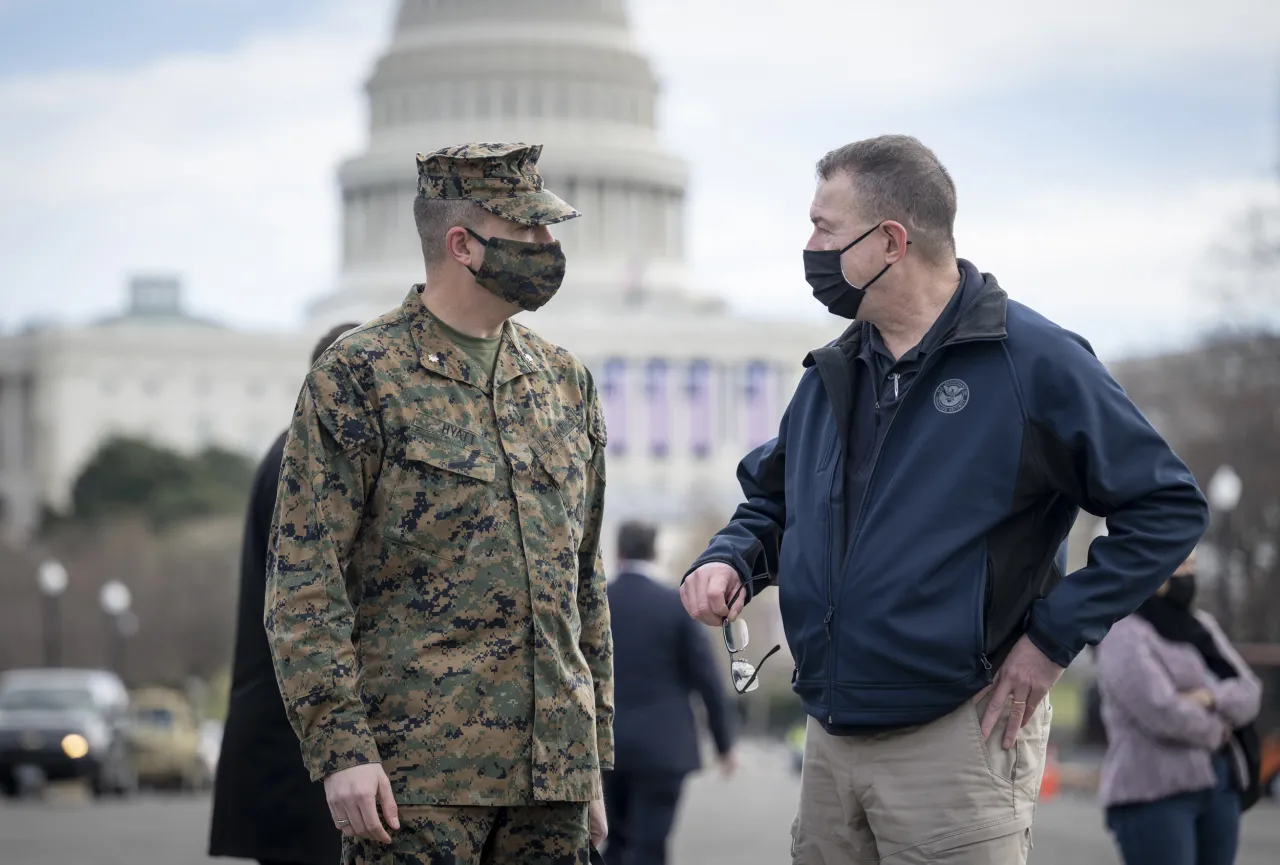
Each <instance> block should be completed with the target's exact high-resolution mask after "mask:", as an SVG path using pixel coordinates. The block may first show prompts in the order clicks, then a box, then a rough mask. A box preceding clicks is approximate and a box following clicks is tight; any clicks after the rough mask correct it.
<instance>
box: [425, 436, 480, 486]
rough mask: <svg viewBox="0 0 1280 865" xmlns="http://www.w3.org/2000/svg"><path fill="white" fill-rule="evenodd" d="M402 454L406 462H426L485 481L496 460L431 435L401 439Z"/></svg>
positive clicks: (465, 446)
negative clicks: (404, 441) (403, 443)
mask: <svg viewBox="0 0 1280 865" xmlns="http://www.w3.org/2000/svg"><path fill="white" fill-rule="evenodd" d="M404 455H405V459H407V460H409V461H410V462H418V463H426V464H427V465H429V466H435V467H436V468H438V469H441V470H443V471H446V472H453V473H455V474H460V475H464V476H466V477H469V478H474V479H475V480H478V481H485V482H486V483H489V482H492V481H493V480H494V478H495V477H496V476H497V463H496V461H495V460H494V458H493V456H492V455H490V454H487V453H485V452H484V451H483V450H481V449H480V448H478V447H468V446H467V445H465V444H461V443H458V442H446V441H440V440H437V439H435V438H421V439H409V441H408V442H406V443H405V447H404Z"/></svg>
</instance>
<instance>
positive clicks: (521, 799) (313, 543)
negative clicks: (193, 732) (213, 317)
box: [266, 144, 613, 865]
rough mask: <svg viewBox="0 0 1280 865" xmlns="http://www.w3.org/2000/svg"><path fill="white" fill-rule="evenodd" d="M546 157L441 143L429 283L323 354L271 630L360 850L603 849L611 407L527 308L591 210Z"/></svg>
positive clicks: (421, 175) (433, 177) (303, 430)
mask: <svg viewBox="0 0 1280 865" xmlns="http://www.w3.org/2000/svg"><path fill="white" fill-rule="evenodd" d="M541 152H542V147H541V145H527V144H464V145H458V146H454V147H446V148H443V149H441V150H437V151H435V152H433V153H430V154H427V155H422V154H419V155H418V160H417V161H418V194H417V196H416V198H415V200H414V204H413V210H414V219H415V222H416V224H417V227H418V233H419V236H420V239H421V245H422V252H423V258H424V261H425V264H426V277H427V279H426V283H425V284H422V285H416V286H413V287H412V288H411V289H410V290H409V292H408V293H407V295H406V297H405V299H404V302H403V303H402V304H401V306H400V307H399V308H397V309H395V310H392V311H391V312H388V313H386V314H385V315H382V316H380V317H378V318H376V319H374V320H373V321H371V322H369V323H367V324H365V325H364V326H362V327H360V328H358V329H356V330H355V331H352V332H351V333H349V334H347V335H345V336H343V337H342V338H341V339H339V340H338V341H337V343H335V344H334V346H333V347H332V348H330V349H329V350H328V351H327V352H325V354H324V355H323V356H322V357H321V358H320V360H319V361H318V362H317V363H316V365H315V366H314V367H312V369H311V372H310V374H309V375H308V376H307V380H306V383H305V385H304V386H303V388H302V392H301V394H300V395H299V398H298V404H297V408H296V409H295V411H294V419H293V425H292V426H291V427H290V430H289V436H288V438H287V439H286V441H285V450H284V467H283V469H282V470H281V474H280V493H279V504H278V506H277V509H276V518H275V524H274V526H273V530H272V546H271V551H270V553H269V554H268V558H267V561H268V577H267V609H266V626H267V633H268V636H269V638H270V643H271V650H272V656H273V658H274V659H275V665H276V678H277V680H278V681H279V683H280V688H281V691H282V692H283V694H284V697H285V705H286V708H287V709H288V712H289V716H290V720H291V721H292V723H293V728H294V732H295V733H296V734H297V736H298V738H299V740H301V742H302V753H303V761H304V763H306V766H307V768H308V770H309V771H310V773H311V777H312V778H313V779H315V780H319V779H321V778H323V779H324V786H325V793H326V796H327V800H328V803H329V810H330V814H331V816H332V818H333V821H334V825H336V826H338V827H339V828H340V829H341V830H342V832H343V835H344V836H345V837H344V840H343V861H344V862H345V863H346V865H365V863H381V862H449V863H454V865H476V863H506V862H521V863H529V865H536V863H552V862H566V861H580V860H583V859H585V858H586V857H587V855H588V852H589V850H590V846H591V842H592V841H594V842H595V843H596V844H599V843H600V842H601V841H603V839H604V836H605V834H606V832H607V824H606V817H605V809H604V802H603V793H602V783H601V771H602V770H607V769H609V768H611V767H612V764H613V664H612V639H611V637H610V631H609V605H608V599H607V589H606V585H605V574H604V568H603V564H602V561H601V558H600V525H601V519H602V515H603V510H604V488H605V483H604V472H605V467H604V460H605V456H604V455H605V442H606V433H605V424H604V415H603V412H602V409H601V404H600V399H599V394H598V392H597V390H596V387H595V384H594V382H593V380H592V378H591V374H590V373H589V372H588V371H587V369H586V367H584V366H583V365H582V363H581V362H580V361H578V360H577V359H576V358H575V357H573V355H571V354H570V353H569V352H567V351H565V350H564V349H562V348H560V347H558V346H555V345H552V344H551V343H549V342H547V341H545V340H543V339H542V338H540V337H539V336H537V334H535V333H534V332H533V331H531V330H529V329H528V328H527V327H525V326H523V325H521V324H518V323H516V322H514V321H512V320H511V319H512V317H513V316H515V315H516V314H517V313H519V312H521V311H522V310H524V311H533V310H536V309H538V308H540V307H542V306H543V305H544V304H546V303H547V302H549V301H550V300H551V299H552V297H553V296H554V295H555V294H556V292H557V291H558V290H559V288H560V285H561V281H562V280H563V278H564V273H565V266H566V262H565V256H564V252H563V250H562V249H561V247H560V244H559V243H558V242H557V241H555V240H554V239H553V238H552V236H551V231H550V226H551V225H554V224H556V223H559V222H562V221H564V220H566V219H572V218H574V217H576V216H577V215H578V213H577V211H575V210H574V209H573V208H572V207H570V206H569V205H568V204H566V203H565V202H564V201H562V200H561V199H560V198H558V197H557V196H555V195H554V194H552V193H551V192H550V191H548V190H546V189H545V188H544V187H543V180H542V177H541V175H540V174H539V173H538V168H537V165H538V158H539V156H540V154H541Z"/></svg>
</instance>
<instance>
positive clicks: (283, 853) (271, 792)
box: [209, 324, 357, 865]
mask: <svg viewBox="0 0 1280 865" xmlns="http://www.w3.org/2000/svg"><path fill="white" fill-rule="evenodd" d="M353 327H357V325H355V324H343V325H339V326H338V327H335V328H333V330H331V331H329V332H328V333H327V334H325V335H324V336H323V337H321V339H320V341H319V342H318V343H317V344H316V346H315V349H314V350H313V351H312V355H311V362H312V363H315V362H316V360H318V359H319V357H320V355H321V354H323V353H324V350H325V349H327V348H328V347H329V346H330V345H331V344H332V343H333V341H334V340H336V339H337V338H338V337H339V336H341V335H342V334H344V333H346V332H347V331H348V330H351V329H352V328H353ZM284 439H285V434H284V433H281V434H280V437H279V438H277V439H276V441H275V444H273V445H272V446H271V449H270V450H269V451H267V454H266V456H265V457H263V459H262V462H261V463H260V464H259V466H258V471H257V474H256V476H255V477H254V480H253V490H252V492H251V493H250V496H249V509H248V510H249V512H248V516H247V517H246V519H245V527H244V545H243V547H242V549H241V551H240V609H239V616H238V619H237V623H236V642H235V657H234V660H233V662H232V669H231V704H230V707H229V708H228V711H227V722H226V728H225V730H224V731H223V735H222V750H221V754H220V755H219V758H218V772H217V778H216V780H215V782H214V793H213V822H212V826H211V829H210V834H209V855H210V856H232V857H236V858H240V859H256V860H258V862H259V863H261V865H337V863H338V862H339V861H340V860H341V858H342V835H341V834H340V833H339V832H338V830H337V829H336V828H334V825H333V818H332V817H331V816H330V814H329V806H328V804H327V803H326V802H325V794H324V787H323V786H322V785H321V784H319V783H313V782H312V781H311V778H310V777H309V776H308V774H307V770H306V769H305V768H303V765H302V753H301V751H300V750H299V748H298V737H297V736H296V735H295V734H294V732H293V728H291V727H290V726H289V720H288V718H287V717H286V716H285V712H284V702H283V701H282V700H281V697H280V690H279V688H278V687H277V685H276V674H275V668H274V667H273V666H272V663H271V652H270V650H269V649H268V648H267V633H266V630H265V628H264V626H263V624H262V621H263V619H262V617H263V608H264V605H265V603H266V589H267V583H266V580H267V576H266V558H267V542H268V540H269V539H270V534H271V519H272V517H273V516H274V514H275V509H276V482H277V480H278V479H279V477H280V463H281V460H282V459H283V456H284Z"/></svg>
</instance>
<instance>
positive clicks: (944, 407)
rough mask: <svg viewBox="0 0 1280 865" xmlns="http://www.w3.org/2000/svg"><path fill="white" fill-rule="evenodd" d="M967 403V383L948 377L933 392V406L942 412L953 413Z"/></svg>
mask: <svg viewBox="0 0 1280 865" xmlns="http://www.w3.org/2000/svg"><path fill="white" fill-rule="evenodd" d="M968 404H969V385H967V384H965V383H964V382H962V381H961V380H960V379H958V378H949V379H947V380H946V381H944V382H943V383H942V384H940V385H938V389H937V390H935V391H934V392H933V407H934V408H936V409H937V410H938V411H940V412H942V413H943V414H955V413H956V412H958V411H960V409H962V408H964V407H965V406H967V405H968Z"/></svg>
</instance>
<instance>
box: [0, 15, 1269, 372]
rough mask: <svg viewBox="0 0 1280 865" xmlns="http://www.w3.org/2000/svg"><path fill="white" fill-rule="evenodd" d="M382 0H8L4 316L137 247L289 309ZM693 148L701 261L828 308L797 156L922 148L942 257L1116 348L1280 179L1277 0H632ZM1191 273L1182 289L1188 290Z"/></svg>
mask: <svg viewBox="0 0 1280 865" xmlns="http://www.w3.org/2000/svg"><path fill="white" fill-rule="evenodd" d="M391 5H392V4H391V2H390V0H272V2H261V0H113V2H111V3H103V2H100V0H0V325H2V326H3V327H4V328H6V329H10V330H11V329H13V328H14V327H16V326H19V325H21V324H24V323H27V322H30V321H33V320H58V321H68V322H71V321H82V320H86V319H89V318H91V317H93V316H96V315H99V314H102V313H105V312H109V311H112V310H114V309H116V308H118V306H119V304H120V302H121V300H122V297H123V292H124V283H125V280H126V278H127V276H128V275H129V274H130V273H133V272H137V271H172V272H176V273H179V274H181V275H182V277H183V279H184V283H185V285H186V286H187V294H188V299H189V305H190V306H191V307H192V308H193V309H194V310H195V311H196V312H198V313H200V314H203V315H209V316H213V317H216V318H219V319H221V320H224V321H226V322H228V323H231V324H234V325H237V326H243V327H249V328H255V329H283V328H289V327H292V326H294V325H295V324H297V323H298V322H299V321H300V320H301V317H302V311H303V307H304V305H305V303H306V302H307V301H308V300H309V299H311V298H313V297H315V296H316V295H318V294H321V293H323V292H325V291H327V290H328V289H329V288H330V287H331V285H332V283H333V281H334V278H335V276H336V272H337V266H338V261H337V243H336V241H337V237H338V217H339V214H338V196H337V184H336V179H335V175H334V170H335V167H336V165H337V163H338V162H339V160H340V159H342V158H344V157H346V156H349V155H351V154H353V153H355V152H358V150H359V149H360V147H361V146H362V145H363V143H364V141H365V139H366V130H365V123H366V119H365V118H366V115H365V106H364V103H363V98H362V92H361V87H362V84H363V82H364V80H365V78H366V77H367V75H368V73H369V70H370V68H371V65H372V63H373V60H374V58H375V57H376V55H377V53H378V51H379V50H380V48H381V47H382V45H383V43H384V42H385V40H386V38H387V35H388V33H389V28H390V18H391V16H390V11H391ZM631 9H632V19H633V24H634V27H635V31H636V37H637V40H638V42H639V43H640V45H641V46H642V47H643V48H644V50H645V51H646V52H647V53H648V55H649V56H650V57H651V59H652V60H653V62H654V64H655V67H656V69H657V72H658V74H659V76H660V78H661V80H662V82H663V88H664V96H663V102H662V106H661V111H660V125H661V131H662V136H663V138H664V140H665V141H666V142H667V144H668V145H669V146H670V147H671V148H672V149H673V150H675V151H676V152H678V153H680V154H681V155H682V156H684V157H685V158H686V159H688V160H689V163H690V167H691V176H692V184H691V188H690V198H689V209H690V217H691V219H690V221H689V233H690V234H689V238H688V249H689V250H690V258H691V265H692V273H693V276H694V280H695V282H696V284H697V286H698V287H700V288H702V289H703V290H707V291H714V292H717V293H719V294H722V295H724V296H725V297H727V298H729V299H730V300H731V301H733V302H734V303H735V304H736V305H738V306H739V307H741V308H742V309H743V310H746V311H748V312H752V313H756V314H771V315H772V314H784V315H789V316H819V315H821V314H822V313H821V311H820V309H818V308H817V306H816V303H815V301H813V299H812V298H811V297H810V295H809V293H808V287H807V286H806V285H805V283H804V280H803V272H802V268H801V259H800V253H799V251H800V249H801V248H802V247H803V245H804V242H805V239H806V237H807V235H808V224H807V207H808V202H809V199H810V196H811V194H812V191H813V177H812V171H813V163H814V161H815V160H816V159H817V158H818V157H819V156H821V155H822V154H823V153H824V152H825V151H826V150H829V149H830V148H832V147H835V146H838V145H840V144H843V143H846V142H848V141H851V140H855V139H858V138H864V137H867V136H871V135H876V134H880V133H884V132H906V133H910V134H914V135H917V136H919V137H920V138H921V139H923V140H924V141H925V142H926V143H927V144H929V145H930V146H931V147H933V148H934V149H935V150H936V151H937V153H938V154H939V156H940V157H941V158H942V160H943V162H944V163H945V164H946V165H947V166H948V167H949V168H950V170H951V172H952V174H953V176H954V177H955V179H956V182H957V184H958V186H959V193H960V217H959V223H958V225H957V239H958V243H959V247H960V253H961V255H963V256H965V257H967V258H970V259H971V260H973V261H974V262H975V263H976V264H977V265H978V266H979V267H980V268H982V269H983V270H988V271H991V272H993V273H995V274H996V275H997V276H998V277H999V278H1000V281H1001V283H1002V284H1003V285H1004V286H1005V287H1006V288H1007V289H1008V290H1009V292H1010V293H1011V294H1012V295H1013V296H1014V297H1016V298H1018V299H1020V300H1023V301H1025V302H1027V303H1029V304H1031V305H1032V306H1034V307H1036V308H1038V309H1039V310H1040V311H1041V312H1043V313H1045V314H1046V315H1048V316H1049V317H1050V318H1053V319H1055V320H1056V321H1058V322H1059V323H1061V324H1063V325H1065V326H1067V327H1070V328H1072V329H1074V330H1078V331H1080V332H1081V333H1083V334H1084V335H1085V336H1087V337H1088V338H1089V339H1090V340H1091V341H1093V343H1094V344H1095V346H1096V347H1097V348H1098V349H1099V351H1100V353H1102V354H1103V355H1104V356H1107V357H1115V356H1117V355H1120V354H1125V353H1131V352H1134V351H1150V350H1154V349H1158V348H1163V347H1171V346H1176V345H1178V344H1180V343H1184V342H1185V341H1187V340H1188V339H1190V338H1192V337H1193V336H1194V335H1195V334H1196V333H1198V332H1199V331H1201V330H1202V329H1203V328H1204V327H1205V326H1206V325H1208V324H1209V323H1210V319H1212V318H1213V317H1214V316H1215V315H1216V307H1215V305H1214V303H1213V302H1212V298H1211V297H1209V296H1207V295H1208V292H1206V291H1205V290H1204V288H1203V283H1204V281H1205V280H1204V277H1205V273H1206V270H1207V268H1208V267H1209V264H1208V262H1207V260H1206V250H1207V249H1208V247H1209V246H1210V245H1211V244H1213V243H1214V242H1215V241H1217V240H1219V239H1221V238H1222V236H1223V233H1224V232H1225V231H1226V230H1227V227H1228V225H1229V223H1230V221H1231V219H1232V217H1233V215H1234V214H1236V213H1238V212H1239V211H1240V210H1241V209H1242V208H1244V207H1246V206H1247V205H1249V204H1250V203H1253V202H1258V201H1262V200H1266V199H1267V198H1268V197H1272V198H1274V197H1275V196H1276V189H1275V184H1274V180H1273V178H1274V176H1275V170H1276V165H1277V163H1278V162H1280V3H1275V2H1265V0H1217V2H1214V3H1211V4H1210V3H1204V2H1191V0H1163V2H1154V0H1153V2H1143V0H1110V2H1103V0H1076V2H1073V3H1070V4H1061V3H1052V4H1051V3H1027V2H1008V3H1005V2H995V0H991V2H988V0H967V2H963V3H960V2H954V0H916V2H911V3H899V4H883V3H881V4H871V3H861V2H852V0H788V2H786V3H780V2H778V0H633V2H632V3H631ZM1198 286H1199V288H1198Z"/></svg>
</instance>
